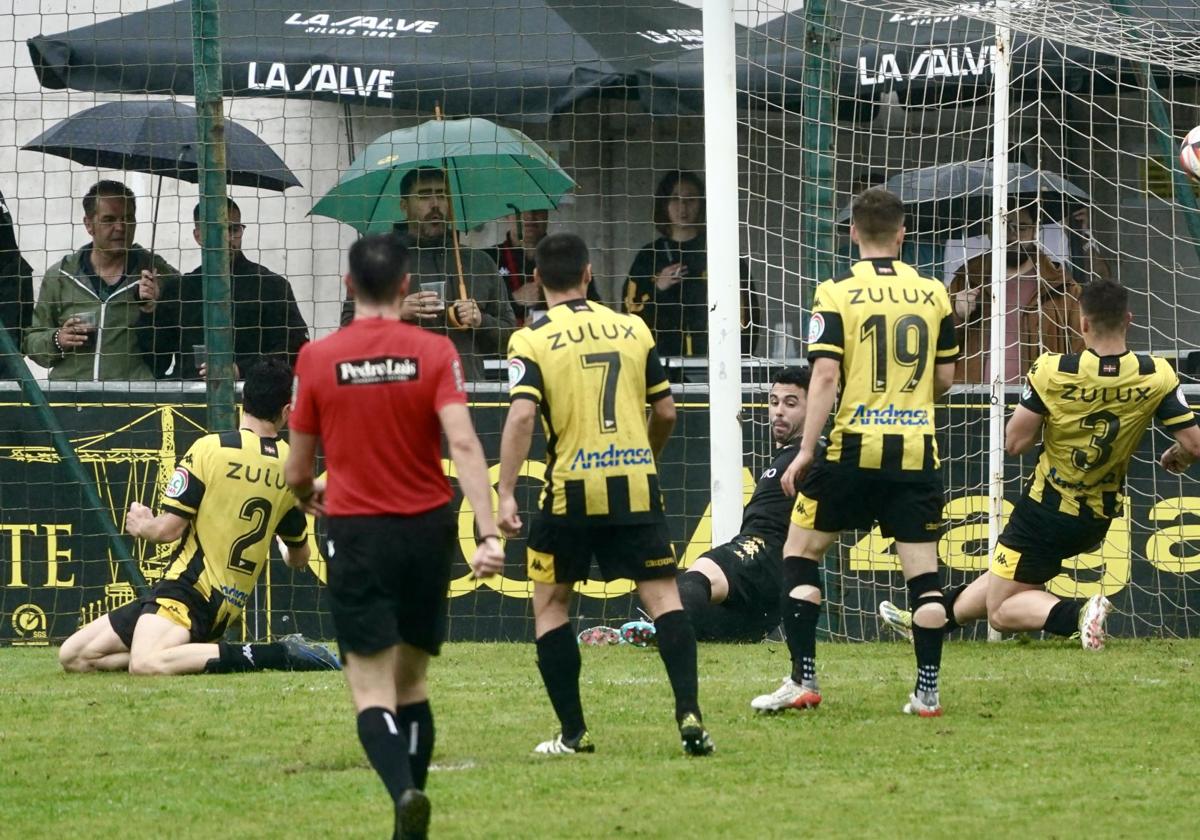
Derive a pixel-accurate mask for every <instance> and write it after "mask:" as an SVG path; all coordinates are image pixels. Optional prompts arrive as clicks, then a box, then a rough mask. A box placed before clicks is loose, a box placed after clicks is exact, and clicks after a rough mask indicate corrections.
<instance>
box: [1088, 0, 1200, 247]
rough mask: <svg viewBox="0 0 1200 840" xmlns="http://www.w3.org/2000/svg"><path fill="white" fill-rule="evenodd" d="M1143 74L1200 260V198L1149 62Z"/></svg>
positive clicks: (1121, 9)
mask: <svg viewBox="0 0 1200 840" xmlns="http://www.w3.org/2000/svg"><path fill="white" fill-rule="evenodd" d="M1109 5H1111V6H1112V7H1113V10H1114V11H1116V12H1117V13H1119V14H1122V15H1127V16H1131V17H1132V16H1133V14H1132V12H1133V9H1132V6H1131V5H1130V3H1129V0H1110V3H1109ZM1141 72H1142V74H1143V75H1144V77H1145V81H1144V84H1145V86H1146V109H1147V111H1149V114H1148V116H1149V117H1150V127H1151V128H1152V129H1153V134H1154V142H1155V144H1156V145H1157V146H1158V153H1159V155H1160V156H1161V157H1160V161H1159V162H1160V163H1162V165H1163V166H1165V167H1166V168H1167V171H1168V172H1170V173H1171V182H1172V185H1173V186H1174V190H1173V192H1174V195H1175V200H1176V201H1178V202H1179V203H1180V204H1182V205H1183V206H1184V207H1185V208H1186V209H1187V210H1188V212H1187V213H1184V214H1183V215H1184V218H1185V219H1186V220H1187V226H1188V233H1190V234H1191V235H1192V247H1193V248H1195V249H1196V255H1197V256H1200V207H1197V206H1196V195H1195V193H1193V192H1192V185H1191V184H1190V183H1188V179H1187V178H1186V177H1184V174H1183V172H1181V171H1180V169H1179V166H1178V165H1177V163H1176V156H1177V155H1178V153H1179V149H1178V147H1177V146H1176V140H1175V135H1174V134H1173V132H1172V127H1171V115H1170V114H1168V113H1167V109H1166V108H1164V107H1163V96H1162V94H1161V93H1159V92H1158V84H1157V83H1156V82H1155V81H1154V70H1153V68H1152V67H1151V66H1150V63H1149V62H1146V63H1144V64H1143V65H1142V68H1141Z"/></svg>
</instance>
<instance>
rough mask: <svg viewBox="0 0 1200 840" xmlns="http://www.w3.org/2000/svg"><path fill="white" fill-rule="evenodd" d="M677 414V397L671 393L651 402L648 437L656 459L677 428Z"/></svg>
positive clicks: (647, 424)
mask: <svg viewBox="0 0 1200 840" xmlns="http://www.w3.org/2000/svg"><path fill="white" fill-rule="evenodd" d="M676 416H677V412H676V410H675V398H674V397H673V396H671V395H670V394H667V395H666V396H665V397H660V398H659V399H657V400H655V401H654V402H652V403H651V404H650V419H649V420H648V421H647V422H646V437H647V438H649V439H650V451H651V452H653V453H654V460H655V461H657V460H658V456H659V455H661V454H662V451H663V449H664V448H665V447H666V445H667V441H668V440H670V439H671V432H673V431H674V430H675V419H676Z"/></svg>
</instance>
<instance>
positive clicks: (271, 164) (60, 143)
mask: <svg viewBox="0 0 1200 840" xmlns="http://www.w3.org/2000/svg"><path fill="white" fill-rule="evenodd" d="M21 148H22V149H23V150H25V151H29V152H44V153H45V154H48V155H56V156H57V157H64V158H67V159H69V160H73V161H75V162H76V163H81V164H83V165H84V166H96V167H99V168H101V169H122V170H125V171H132V172H148V173H150V174H151V175H161V176H165V177H167V178H177V179H179V180H181V181H190V182H191V183H193V184H194V183H197V181H198V178H199V172H198V170H197V168H196V156H197V153H198V148H197V142H196V109H195V108H193V107H191V106H190V105H183V104H181V103H178V102H170V101H168V102H106V103H104V104H103V105H97V106H96V107H95V108H89V109H87V110H86V111H80V112H79V113H78V114H75V115H73V116H70V117H67V118H66V119H65V120H63V121H62V122H60V123H59V124H58V125H56V126H54V127H52V128H50V129H48V130H47V131H44V132H42V133H41V134H40V135H38V136H37V137H36V138H34V139H33V140H32V141H30V142H29V143H26V144H25V145H24V146H22V147H21ZM225 161H226V164H227V165H228V168H227V170H226V173H225V174H226V178H227V179H228V182H229V183H230V184H238V185H240V186H243V187H258V188H259V189H264V190H275V191H277V192H282V191H284V190H286V189H287V188H288V187H298V186H300V182H299V181H298V180H296V176H295V175H293V174H292V172H291V170H290V169H288V168H287V166H286V165H285V164H284V162H283V161H282V160H280V158H279V155H277V154H275V152H274V150H272V149H271V147H270V146H268V145H267V144H266V143H265V142H263V140H262V139H261V138H259V137H258V135H256V134H255V133H254V132H252V131H250V130H249V129H248V128H245V127H244V126H241V125H238V124H237V123H235V122H232V121H231V120H226V121H225Z"/></svg>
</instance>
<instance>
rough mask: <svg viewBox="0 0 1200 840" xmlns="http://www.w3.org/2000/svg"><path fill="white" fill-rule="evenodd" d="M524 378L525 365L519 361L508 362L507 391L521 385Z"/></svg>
mask: <svg viewBox="0 0 1200 840" xmlns="http://www.w3.org/2000/svg"><path fill="white" fill-rule="evenodd" d="M524 378H525V363H524V362H523V361H521V360H520V359H509V360H508V390H510V391H511V390H512V389H513V388H516V387H517V386H518V385H520V384H521V380H522V379H524Z"/></svg>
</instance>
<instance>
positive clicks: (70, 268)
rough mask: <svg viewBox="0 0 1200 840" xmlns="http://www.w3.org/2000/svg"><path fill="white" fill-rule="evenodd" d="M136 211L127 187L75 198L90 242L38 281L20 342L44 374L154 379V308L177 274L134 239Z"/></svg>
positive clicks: (98, 188) (112, 184)
mask: <svg viewBox="0 0 1200 840" xmlns="http://www.w3.org/2000/svg"><path fill="white" fill-rule="evenodd" d="M136 211H137V206H136V202H135V200H134V197H133V193H132V192H131V191H130V189H129V187H127V186H125V185H124V184H122V183H120V182H119V181H100V182H98V183H97V184H96V185H95V186H93V187H92V188H91V189H89V190H88V191H87V194H86V195H85V196H84V197H83V226H84V228H85V229H86V230H87V232H88V235H89V236H90V237H91V242H89V243H88V244H87V245H84V246H83V247H82V248H80V249H79V250H78V251H75V252H74V253H72V254H68V255H67V256H65V257H63V259H62V260H60V261H59V262H57V263H55V264H54V265H52V266H50V268H49V269H47V271H46V274H45V276H44V277H43V278H42V286H41V289H40V291H39V292H38V301H37V305H36V306H35V307H34V310H33V323H32V324H31V326H30V328H29V330H28V331H27V332H26V333H25V340H24V342H23V345H22V346H23V349H24V351H25V353H26V354H28V356H29V357H30V358H31V359H33V361H34V362H36V363H37V364H39V365H41V366H43V367H47V368H50V378H51V379H66V380H71V379H73V380H88V379H90V380H114V379H116V380H120V379H128V380H147V379H153V378H154V370H155V368H156V367H157V366H158V365H159V363H160V362H159V360H160V359H161V358H162V354H161V352H160V348H159V346H158V345H159V339H160V335H159V332H160V331H156V329H155V319H156V310H157V307H158V302H159V300H160V299H162V298H164V297H170V296H173V295H174V294H176V293H177V291H178V285H179V277H178V272H177V271H176V270H175V269H174V268H172V267H171V266H170V265H169V264H168V263H167V262H166V261H165V260H163V259H162V258H161V257H159V256H157V255H155V254H151V253H150V252H149V251H146V250H145V249H143V248H142V247H141V246H139V245H135V244H134V232H135V229H136V226H137V220H136V217H137V212H136ZM169 359H170V357H169V354H167V356H166V360H167V362H168V363H169Z"/></svg>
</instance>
